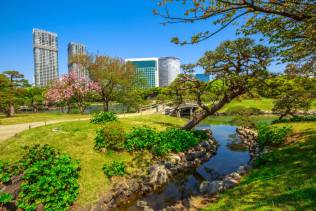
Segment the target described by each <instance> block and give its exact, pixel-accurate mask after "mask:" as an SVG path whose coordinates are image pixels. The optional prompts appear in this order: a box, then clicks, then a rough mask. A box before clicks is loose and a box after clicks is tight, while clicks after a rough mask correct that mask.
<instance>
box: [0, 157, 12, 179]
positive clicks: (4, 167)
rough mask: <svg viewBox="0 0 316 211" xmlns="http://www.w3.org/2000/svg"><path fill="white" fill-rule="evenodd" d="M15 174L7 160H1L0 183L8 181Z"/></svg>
mask: <svg viewBox="0 0 316 211" xmlns="http://www.w3.org/2000/svg"><path fill="white" fill-rule="evenodd" d="M12 176H13V172H12V168H11V166H10V165H9V163H7V162H3V161H0V183H7V182H9V181H10V179H11V177H12Z"/></svg>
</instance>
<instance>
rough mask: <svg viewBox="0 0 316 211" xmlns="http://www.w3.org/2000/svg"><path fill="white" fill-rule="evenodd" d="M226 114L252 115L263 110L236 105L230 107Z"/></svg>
mask: <svg viewBox="0 0 316 211" xmlns="http://www.w3.org/2000/svg"><path fill="white" fill-rule="evenodd" d="M224 113H225V114H226V115H238V116H250V115H259V114H262V111H261V110H260V109H258V108H253V107H250V108H247V107H244V106H234V107H231V108H228V109H227V110H226V111H225V112H224Z"/></svg>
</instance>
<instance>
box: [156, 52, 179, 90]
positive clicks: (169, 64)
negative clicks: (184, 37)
mask: <svg viewBox="0 0 316 211" xmlns="http://www.w3.org/2000/svg"><path fill="white" fill-rule="evenodd" d="M180 63H181V62H180V59H178V58H176V57H162V58H159V86H160V87H164V86H169V85H170V84H171V83H172V82H173V81H174V80H175V79H176V78H177V76H178V75H179V74H180Z"/></svg>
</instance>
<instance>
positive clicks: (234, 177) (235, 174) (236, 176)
mask: <svg viewBox="0 0 316 211" xmlns="http://www.w3.org/2000/svg"><path fill="white" fill-rule="evenodd" d="M229 176H230V177H231V178H233V179H235V180H240V179H241V176H240V175H239V174H238V173H237V172H233V173H231V174H230V175H229Z"/></svg>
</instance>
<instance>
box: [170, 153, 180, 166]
mask: <svg viewBox="0 0 316 211" xmlns="http://www.w3.org/2000/svg"><path fill="white" fill-rule="evenodd" d="M167 159H168V160H169V161H170V162H171V163H172V164H178V163H179V162H180V161H181V157H180V155H177V154H171V155H169V156H168V157H167Z"/></svg>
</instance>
